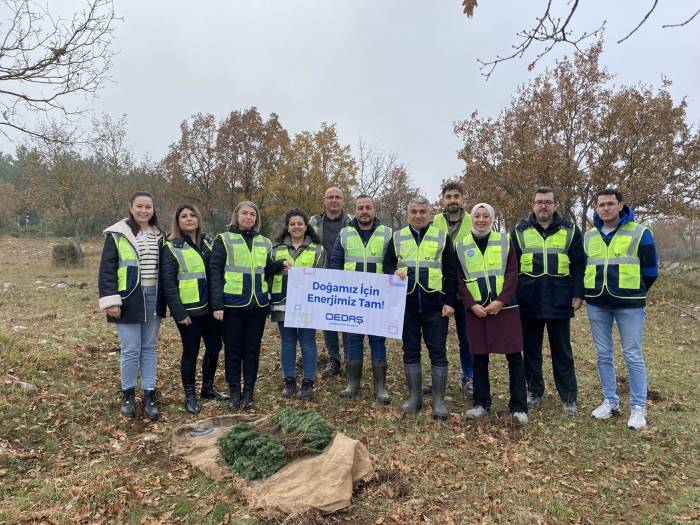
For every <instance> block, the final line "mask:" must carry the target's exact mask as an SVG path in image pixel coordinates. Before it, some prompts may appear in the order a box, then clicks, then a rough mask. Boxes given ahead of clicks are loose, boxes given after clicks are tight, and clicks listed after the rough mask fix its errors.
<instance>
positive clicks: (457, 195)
mask: <svg viewBox="0 0 700 525" xmlns="http://www.w3.org/2000/svg"><path fill="white" fill-rule="evenodd" d="M463 205H464V186H463V185H462V184H460V183H459V182H456V181H451V182H447V183H446V184H445V185H443V187H442V206H443V209H444V210H445V211H444V212H443V213H437V214H436V215H435V217H434V219H433V226H435V227H436V228H437V229H438V230H442V231H444V232H445V233H448V234H449V236H450V239H451V240H452V242H453V243H455V244H456V243H457V242H458V241H460V240H461V239H463V238H464V237H466V236H467V235H469V231H470V230H471V227H472V218H471V216H470V215H469V214H468V213H467V212H466V211H464V208H463ZM454 319H455V327H456V328H457V339H458V340H459V361H460V363H461V365H462V373H461V377H460V379H461V386H462V392H464V395H465V396H466V397H467V398H468V399H471V397H472V395H473V394H474V358H473V357H472V354H471V353H470V352H469V340H468V339H467V322H466V317H465V315H464V304H463V303H462V301H460V300H458V298H457V297H455V315H454ZM430 390H431V388H430V386H427V388H424V392H425V393H430Z"/></svg>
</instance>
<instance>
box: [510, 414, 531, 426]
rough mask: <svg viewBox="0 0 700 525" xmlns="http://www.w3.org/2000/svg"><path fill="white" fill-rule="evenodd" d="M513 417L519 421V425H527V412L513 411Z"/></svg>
mask: <svg viewBox="0 0 700 525" xmlns="http://www.w3.org/2000/svg"><path fill="white" fill-rule="evenodd" d="M512 415H513V419H515V421H516V422H517V423H518V425H521V426H522V425H527V421H528V419H527V414H526V413H525V412H513V414H512Z"/></svg>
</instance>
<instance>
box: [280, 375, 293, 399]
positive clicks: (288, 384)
mask: <svg viewBox="0 0 700 525" xmlns="http://www.w3.org/2000/svg"><path fill="white" fill-rule="evenodd" d="M296 392H297V380H296V378H294V377H285V378H284V386H283V387H282V397H292V396H293V395H294V394H296Z"/></svg>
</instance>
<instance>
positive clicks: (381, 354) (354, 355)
mask: <svg viewBox="0 0 700 525" xmlns="http://www.w3.org/2000/svg"><path fill="white" fill-rule="evenodd" d="M347 336H348V339H347V343H348V346H347V349H348V355H347V358H348V359H362V355H363V353H364V341H365V336H364V334H347ZM367 338H368V339H369V348H370V350H371V354H372V361H386V337H379V336H377V335H368V336H367Z"/></svg>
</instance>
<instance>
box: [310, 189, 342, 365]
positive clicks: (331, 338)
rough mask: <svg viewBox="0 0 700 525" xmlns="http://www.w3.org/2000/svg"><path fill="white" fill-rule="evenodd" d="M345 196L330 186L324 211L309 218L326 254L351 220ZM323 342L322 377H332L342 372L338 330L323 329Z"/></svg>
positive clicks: (329, 252)
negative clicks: (346, 209) (324, 349)
mask: <svg viewBox="0 0 700 525" xmlns="http://www.w3.org/2000/svg"><path fill="white" fill-rule="evenodd" d="M344 204H345V198H344V197H343V192H342V190H341V189H340V188H336V187H330V188H328V189H327V190H326V192H325V193H324V194H323V213H319V214H318V215H313V216H312V217H311V219H309V225H310V226H311V227H312V228H313V229H314V231H316V233H317V234H318V236H319V238H320V239H321V244H323V249H324V250H325V252H326V254H331V253H332V252H333V247H334V246H335V241H336V240H337V239H338V234H339V233H340V230H342V229H343V228H345V227H346V226H347V225H348V223H349V222H350V219H351V218H352V217H350V215H348V214H347V213H345V212H344V211H343V206H344ZM329 264H330V257H326V268H329V267H330V266H329ZM341 334H342V336H343V348H344V350H345V352H346V353H347V334H346V333H345V332H341ZM323 342H324V344H325V345H326V350H327V351H328V364H327V365H326V368H324V369H323V370H322V371H321V377H332V376H334V375H336V374H338V373H340V341H339V340H338V332H336V331H334V330H324V331H323Z"/></svg>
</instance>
